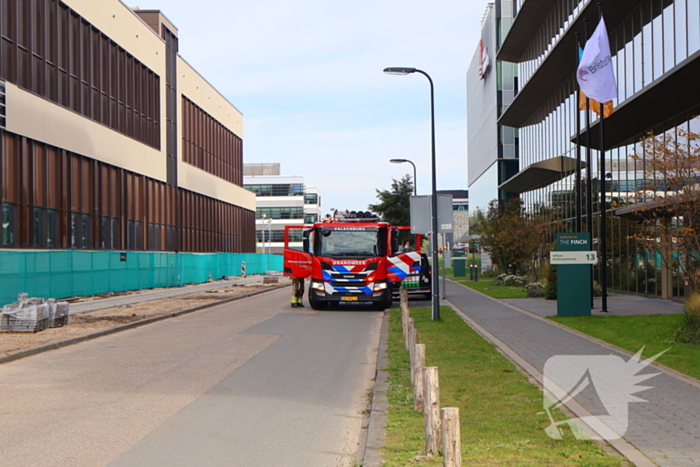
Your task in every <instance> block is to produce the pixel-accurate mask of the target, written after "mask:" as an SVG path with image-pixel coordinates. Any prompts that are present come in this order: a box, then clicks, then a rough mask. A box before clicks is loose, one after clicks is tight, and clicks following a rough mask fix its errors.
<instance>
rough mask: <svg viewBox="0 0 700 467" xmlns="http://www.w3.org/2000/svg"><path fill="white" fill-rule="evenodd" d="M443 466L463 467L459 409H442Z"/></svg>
mask: <svg viewBox="0 0 700 467" xmlns="http://www.w3.org/2000/svg"><path fill="white" fill-rule="evenodd" d="M442 457H443V458H442V465H443V467H462V440H461V438H460V433H459V409H458V408H457V407H446V408H444V409H442Z"/></svg>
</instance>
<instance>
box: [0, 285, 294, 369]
mask: <svg viewBox="0 0 700 467" xmlns="http://www.w3.org/2000/svg"><path fill="white" fill-rule="evenodd" d="M289 286H290V284H287V285H279V286H277V287H271V288H269V289H266V290H259V291H257V292H251V293H249V294H245V295H240V296H238V297H230V298H226V299H224V300H220V301H218V302H212V303H207V304H205V305H200V306H197V307H194V308H188V309H186V310H180V311H176V312H174V313H170V314H167V315H162V316H154V317H152V318H146V319H143V320H140V321H134V322H133V323H129V324H123V325H121V326H116V327H114V328H110V329H105V330H103V331H99V332H95V333H92V334H87V335H85V336H80V337H75V338H73V339H66V340H64V341H59V342H54V343H51V344H46V345H42V346H41V347H34V348H33V349H27V350H23V351H21V352H17V353H15V354H12V355H7V356H6V357H0V365H1V364H3V363H9V362H12V361H14V360H19V359H21V358H25V357H31V356H32V355H37V354H40V353H43V352H48V351H49V350H57V349H60V348H61V347H67V346H69V345H73V344H79V343H81V342H85V341H89V340H92V339H96V338H98V337H102V336H108V335H110V334H116V333H118V332H122V331H128V330H129V329H134V328H137V327H140V326H145V325H147V324H151V323H155V322H158V321H163V320H165V319H170V318H175V317H177V316H182V315H186V314H189V313H194V312H195V311H200V310H204V309H206V308H212V307H215V306H218V305H224V304H226V303H229V302H233V301H235V300H241V299H244V298H248V297H253V296H255V295H260V294H263V293H267V292H272V291H273V290H279V289H283V288H285V287H289Z"/></svg>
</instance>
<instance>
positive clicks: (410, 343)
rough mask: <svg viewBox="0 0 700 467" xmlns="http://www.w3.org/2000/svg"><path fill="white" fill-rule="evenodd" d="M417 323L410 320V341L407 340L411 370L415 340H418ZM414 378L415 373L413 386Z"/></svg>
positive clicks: (412, 378)
mask: <svg viewBox="0 0 700 467" xmlns="http://www.w3.org/2000/svg"><path fill="white" fill-rule="evenodd" d="M415 326H416V325H415V322H414V321H413V318H408V339H407V340H406V347H407V350H408V361H409V364H410V365H411V368H412V367H413V351H414V350H415V349H414V347H415V345H416V342H415V339H416V327H415ZM414 379H415V378H414V377H413V372H411V384H413V381H414Z"/></svg>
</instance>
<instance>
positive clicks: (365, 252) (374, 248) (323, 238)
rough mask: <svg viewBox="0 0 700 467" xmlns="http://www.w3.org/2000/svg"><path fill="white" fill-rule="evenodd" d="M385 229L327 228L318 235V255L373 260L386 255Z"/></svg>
mask: <svg viewBox="0 0 700 467" xmlns="http://www.w3.org/2000/svg"><path fill="white" fill-rule="evenodd" d="M385 235H386V233H385V229H378V228H356V227H337V228H333V227H331V228H325V229H324V231H323V232H322V234H321V235H316V241H317V244H316V254H317V255H318V256H325V257H327V258H341V257H343V258H344V257H349V258H371V257H375V256H384V255H385V254H386V248H385V244H386V240H385V238H384V237H385Z"/></svg>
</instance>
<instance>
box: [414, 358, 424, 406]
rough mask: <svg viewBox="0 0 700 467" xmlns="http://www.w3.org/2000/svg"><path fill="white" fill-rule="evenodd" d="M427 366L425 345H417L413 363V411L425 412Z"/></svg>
mask: <svg viewBox="0 0 700 467" xmlns="http://www.w3.org/2000/svg"><path fill="white" fill-rule="evenodd" d="M424 366H425V344H416V347H415V350H414V351H413V362H412V363H411V375H412V376H413V381H414V382H413V410H415V411H416V412H423V367H424Z"/></svg>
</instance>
